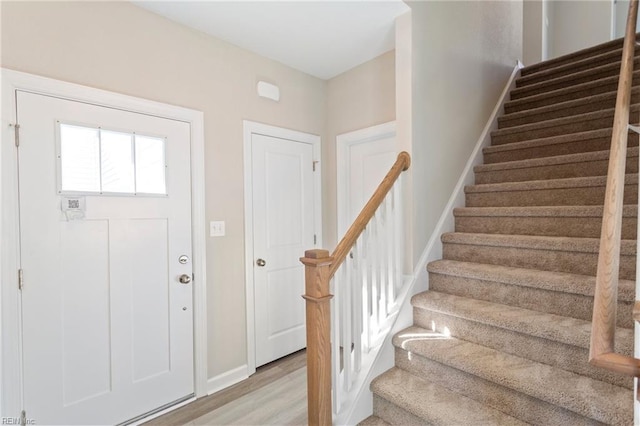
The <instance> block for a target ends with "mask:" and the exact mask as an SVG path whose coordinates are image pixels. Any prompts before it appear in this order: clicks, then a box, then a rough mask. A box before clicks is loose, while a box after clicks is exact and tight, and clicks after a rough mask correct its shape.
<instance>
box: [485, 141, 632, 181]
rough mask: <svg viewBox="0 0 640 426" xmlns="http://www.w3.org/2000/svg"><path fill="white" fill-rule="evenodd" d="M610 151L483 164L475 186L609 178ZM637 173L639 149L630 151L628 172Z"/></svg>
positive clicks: (629, 149)
mask: <svg viewBox="0 0 640 426" xmlns="http://www.w3.org/2000/svg"><path fill="white" fill-rule="evenodd" d="M608 162H609V151H608V150H606V151H591V152H582V153H576V154H566V155H556V156H551V157H541V158H529V159H525V160H515V161H504V162H501V163H492V164H482V165H478V166H475V167H474V169H473V170H474V172H475V174H476V184H484V183H499V182H516V181H527V180H540V179H562V178H573V177H588V176H606V174H607V170H608ZM637 172H638V147H630V148H628V149H627V167H626V173H630V174H633V173H637Z"/></svg>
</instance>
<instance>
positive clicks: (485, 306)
mask: <svg viewBox="0 0 640 426" xmlns="http://www.w3.org/2000/svg"><path fill="white" fill-rule="evenodd" d="M411 303H412V305H413V306H414V307H415V308H417V309H426V310H429V311H434V312H440V313H445V314H447V315H452V316H455V317H458V318H464V319H467V320H471V321H475V322H479V323H482V324H487V325H490V326H492V327H498V328H503V329H508V330H510V331H515V332H517V333H521V334H526V335H529V336H535V337H539V338H542V339H547V340H552V341H555V342H559V343H563V344H567V345H572V346H577V347H580V348H585V349H588V348H589V341H590V338H591V322H590V321H585V320H581V319H577V318H570V317H565V316H561V315H554V314H549V313H546V312H539V311H534V310H530V309H523V308H519V307H516V306H509V305H502V304H498V303H492V302H487V301H484V300H477V299H470V298H467V297H461V296H455V295H452V294H446V293H441V292H437V291H425V292H423V293H419V294H417V295H415V296H413V298H412V299H411ZM632 348H633V330H631V329H627V328H620V327H618V328H617V329H616V349H617V350H618V351H620V352H622V353H625V354H630V353H632V351H633V349H632Z"/></svg>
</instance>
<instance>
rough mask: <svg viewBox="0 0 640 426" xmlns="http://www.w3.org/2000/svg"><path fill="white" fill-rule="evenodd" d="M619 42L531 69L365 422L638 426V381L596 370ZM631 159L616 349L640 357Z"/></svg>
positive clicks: (445, 240) (462, 190) (444, 237)
mask: <svg viewBox="0 0 640 426" xmlns="http://www.w3.org/2000/svg"><path fill="white" fill-rule="evenodd" d="M621 45H622V42H621V41H620V40H615V41H612V42H609V43H604V44H602V45H599V46H595V47H593V48H589V49H585V50H582V51H580V52H576V53H574V54H571V55H566V56H564V57H561V58H557V59H553V60H550V61H546V62H543V63H541V64H537V65H534V66H531V67H526V68H524V69H522V71H521V73H520V77H518V78H517V79H516V81H515V87H514V88H512V90H511V91H510V94H511V100H509V101H507V102H505V103H504V108H503V114H502V116H501V117H499V118H497V119H496V120H495V122H494V123H493V124H492V125H491V126H488V131H487V140H486V141H485V143H484V144H479V145H478V146H477V147H476V151H474V155H476V157H474V158H472V159H471V160H470V161H469V163H468V164H467V174H466V175H465V176H463V177H462V178H461V181H460V182H459V185H458V187H457V191H454V194H453V196H452V201H451V203H450V205H449V207H450V209H449V211H450V212H449V213H448V214H449V215H450V216H449V217H448V218H444V217H443V218H441V221H440V224H441V225H442V224H450V225H451V227H448V226H441V227H440V229H441V230H442V232H441V234H440V236H439V238H441V241H442V253H441V256H438V257H434V256H433V255H432V254H433V253H435V252H437V250H434V251H433V252H432V253H431V255H430V256H428V258H427V260H428V261H429V264H428V267H427V268H426V270H425V271H424V273H427V274H428V275H429V277H428V282H429V289H428V290H427V291H424V292H421V293H418V294H416V295H414V296H413V297H412V299H411V304H412V306H413V325H412V326H410V327H408V328H405V329H404V330H401V331H399V332H398V333H396V334H395V336H394V338H393V346H394V350H395V366H394V367H392V368H391V369H389V370H388V371H386V372H385V373H383V374H381V375H380V376H378V377H377V378H376V379H374V380H373V381H372V383H371V390H372V392H373V394H374V396H373V416H371V417H370V418H368V419H366V420H365V421H364V422H363V423H362V424H370V425H385V424H508V425H515V424H538V425H583V424H594V425H595V424H615V425H628V424H632V423H633V412H634V401H633V379H632V378H631V377H629V376H625V375H621V374H617V373H613V372H610V371H608V370H604V369H600V368H595V367H592V366H591V365H590V364H589V363H588V353H589V342H590V333H591V315H592V309H593V294H594V287H595V274H596V264H597V256H598V250H599V243H600V241H599V238H600V228H601V221H602V214H603V208H602V204H603V201H604V189H605V185H606V173H607V167H608V159H609V152H608V151H609V145H610V142H611V126H612V119H613V108H614V103H615V96H616V94H615V92H616V90H617V80H618V78H617V74H618V71H619V67H620V51H621ZM635 62H636V64H637V67H636V68H637V71H636V72H634V81H633V85H634V88H633V90H632V99H633V101H632V102H633V105H632V121H634V120H638V116H639V115H640V52H638V54H637V56H636V59H635ZM634 117H635V118H634ZM488 139H490V140H491V144H489V143H488V142H489V141H488ZM628 147H629V148H628V152H627V168H626V177H625V193H624V208H623V226H622V236H623V241H622V244H621V259H620V283H619V292H618V316H617V330H616V351H617V352H619V353H622V354H627V355H632V354H633V346H634V343H633V337H634V336H633V325H634V324H633V320H632V309H633V305H634V301H635V278H636V271H635V270H636V247H637V242H636V240H637V226H638V219H637V218H638V206H637V205H638V137H637V135H634V134H630V137H629V141H628ZM480 154H482V156H483V158H484V163H483V164H480V161H479V159H480ZM472 172H473V173H474V174H473V175H472ZM456 203H457V207H456V208H453V205H454V204H456ZM462 204H464V206H463V205H462ZM447 228H449V229H447ZM432 240H433V238H432ZM432 244H435V243H434V242H433V241H432Z"/></svg>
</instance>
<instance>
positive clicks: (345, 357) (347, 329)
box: [338, 257, 352, 392]
mask: <svg viewBox="0 0 640 426" xmlns="http://www.w3.org/2000/svg"><path fill="white" fill-rule="evenodd" d="M350 260H351V259H349V258H348V257H347V259H345V262H344V264H343V267H342V268H340V270H339V271H338V273H340V275H341V277H342V278H343V279H342V288H341V290H342V291H341V293H340V296H341V297H342V300H341V304H342V316H341V318H340V320H341V324H340V326H341V327H340V328H341V330H342V344H341V346H342V377H343V383H342V388H343V389H344V390H345V392H348V391H349V388H350V387H351V327H352V322H351V283H350V282H349V278H350V277H349V269H351V268H350Z"/></svg>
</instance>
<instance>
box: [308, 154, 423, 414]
mask: <svg viewBox="0 0 640 426" xmlns="http://www.w3.org/2000/svg"><path fill="white" fill-rule="evenodd" d="M410 165H411V157H410V156H409V154H408V153H406V152H404V151H403V152H401V153H400V154H398V158H397V159H396V161H395V163H394V164H393V166H392V167H391V169H390V170H389V173H387V175H386V176H385V177H384V179H383V180H382V183H380V185H379V186H378V188H377V189H376V191H375V192H374V194H373V196H372V197H371V198H370V199H369V201H368V202H367V204H366V205H365V206H364V208H363V209H362V211H361V212H360V214H359V215H358V217H357V218H356V220H355V221H354V222H353V224H352V225H351V227H350V228H349V230H348V231H347V233H346V234H345V236H344V238H342V240H341V241H340V243H339V244H338V246H337V247H336V249H335V250H334V251H333V254H332V255H329V252H328V251H327V250H319V249H316V250H307V251H306V252H305V253H304V257H302V258H300V261H301V262H302V263H303V264H304V265H305V295H304V296H302V297H303V298H304V299H305V301H306V314H307V401H308V402H307V410H308V424H309V425H312V426H316V425H317V426H329V425H331V423H332V408H331V336H330V333H331V312H330V306H331V305H330V301H331V298H332V297H333V295H332V294H331V292H330V281H331V277H333V275H334V274H335V272H336V270H337V269H338V268H339V267H340V265H341V264H342V263H343V262H344V260H345V258H346V256H347V254H348V253H349V251H350V250H351V249H352V247H353V245H354V244H355V243H356V241H357V239H358V237H359V236H360V234H361V233H362V231H363V230H364V229H365V227H366V226H367V223H369V221H370V220H371V219H372V218H373V216H374V214H375V212H376V210H377V209H378V207H379V206H380V204H381V203H382V201H383V200H384V198H385V197H386V195H387V194H388V193H389V191H390V190H391V188H392V187H393V185H394V183H395V182H396V181H397V179H398V177H399V176H400V174H401V173H402V172H403V171H405V170H407V169H408V168H409V166H410Z"/></svg>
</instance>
